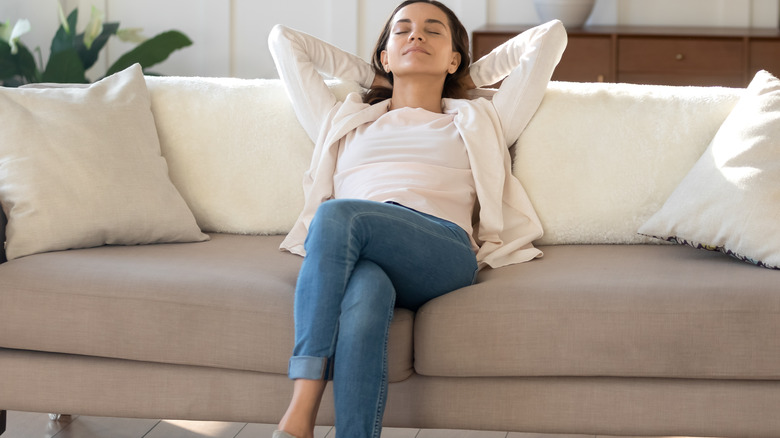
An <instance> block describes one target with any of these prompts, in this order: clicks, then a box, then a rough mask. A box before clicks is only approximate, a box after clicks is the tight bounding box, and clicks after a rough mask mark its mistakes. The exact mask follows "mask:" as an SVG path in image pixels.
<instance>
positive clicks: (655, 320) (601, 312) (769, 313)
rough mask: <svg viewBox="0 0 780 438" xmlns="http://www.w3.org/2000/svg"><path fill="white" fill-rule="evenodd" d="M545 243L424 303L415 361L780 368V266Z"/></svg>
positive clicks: (661, 249) (589, 370) (766, 373)
mask: <svg viewBox="0 0 780 438" xmlns="http://www.w3.org/2000/svg"><path fill="white" fill-rule="evenodd" d="M541 249H542V250H543V251H544V253H545V255H544V257H543V258H541V259H539V260H535V261H532V262H528V263H524V264H520V265H513V266H508V267H505V268H500V269H495V270H487V271H483V272H482V273H481V274H480V277H479V279H478V283H477V284H476V285H475V286H472V287H469V288H465V289H461V290H458V291H455V292H453V293H451V294H448V295H445V296H443V297H440V298H437V299H435V300H433V301H431V302H429V303H428V304H426V305H425V306H423V307H422V308H421V309H420V310H419V311H418V313H417V316H416V320H415V344H414V345H415V370H416V371H417V372H418V373H420V374H424V375H435V376H638V377H672V378H677V377H680V378H736V379H778V378H780V367H778V365H777V364H778V363H780V338H779V337H778V336H777V334H778V333H780V272H777V271H771V270H767V269H762V268H758V267H755V266H751V265H748V264H746V263H742V262H739V261H737V260H735V259H732V258H730V257H727V256H725V255H723V254H719V253H710V252H705V251H697V250H695V249H692V248H688V247H677V246H668V245H633V246H632V245H612V246H609V245H582V246H547V247H542V248H541Z"/></svg>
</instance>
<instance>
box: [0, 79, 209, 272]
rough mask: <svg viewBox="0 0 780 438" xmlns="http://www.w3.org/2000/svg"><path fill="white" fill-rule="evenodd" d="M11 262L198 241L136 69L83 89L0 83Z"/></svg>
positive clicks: (2, 184)
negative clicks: (28, 257)
mask: <svg viewBox="0 0 780 438" xmlns="http://www.w3.org/2000/svg"><path fill="white" fill-rule="evenodd" d="M0 120H2V124H1V125H0V135H1V136H2V142H0V204H2V207H3V210H4V212H5V214H6V216H7V219H8V225H7V228H6V238H7V240H6V254H7V257H8V259H9V260H11V259H15V258H18V257H22V256H26V255H30V254H35V253H39V252H45V251H56V250H64V249H70V248H86V247H93V246H100V245H104V244H115V245H130V244H145V243H160V242H190V241H202V240H206V239H207V238H208V236H206V235H205V234H203V233H201V231H200V229H199V228H198V226H197V224H196V222H195V218H194V217H193V215H192V212H191V211H190V210H189V208H188V207H187V205H186V203H185V202H184V200H183V199H182V197H181V195H179V193H178V192H177V190H176V188H175V187H174V186H173V184H172V183H171V181H170V179H169V178H168V167H167V164H166V162H165V159H164V158H163V157H162V156H161V154H160V143H159V140H158V138H157V131H156V128H155V123H154V118H153V116H152V112H151V102H150V97H149V93H148V91H147V89H146V82H145V81H144V77H143V73H142V71H141V68H140V66H138V65H135V66H133V67H130V68H128V69H127V70H125V71H122V72H120V73H117V74H115V75H113V76H111V77H108V78H106V79H104V80H102V81H100V82H97V83H95V84H92V85H91V86H89V87H57V88H48V89H46V88H44V89H41V88H27V89H25V88H19V89H9V88H1V87H0Z"/></svg>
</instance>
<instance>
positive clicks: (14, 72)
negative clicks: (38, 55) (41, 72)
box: [0, 41, 38, 85]
mask: <svg viewBox="0 0 780 438" xmlns="http://www.w3.org/2000/svg"><path fill="white" fill-rule="evenodd" d="M37 77H38V68H37V66H36V65H35V58H34V57H33V55H32V53H30V51H29V50H28V49H27V47H26V46H25V45H24V44H22V43H17V52H16V54H15V55H14V54H11V46H10V45H8V43H6V42H4V41H0V81H3V82H5V81H9V82H12V83H18V84H20V85H21V84H25V83H29V82H37ZM4 85H8V84H7V83H6V84H4Z"/></svg>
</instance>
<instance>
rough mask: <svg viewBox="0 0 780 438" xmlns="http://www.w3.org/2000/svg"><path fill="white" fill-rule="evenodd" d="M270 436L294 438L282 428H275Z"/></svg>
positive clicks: (273, 437) (274, 437)
mask: <svg viewBox="0 0 780 438" xmlns="http://www.w3.org/2000/svg"><path fill="white" fill-rule="evenodd" d="M271 438H295V437H294V436H292V435H290V434H289V433H287V432H285V431H283V430H275V431H274V434H273V436H272V437H271Z"/></svg>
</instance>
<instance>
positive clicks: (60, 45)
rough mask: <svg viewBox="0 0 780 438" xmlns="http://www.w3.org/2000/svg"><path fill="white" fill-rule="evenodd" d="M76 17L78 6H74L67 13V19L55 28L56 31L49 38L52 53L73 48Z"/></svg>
mask: <svg viewBox="0 0 780 438" xmlns="http://www.w3.org/2000/svg"><path fill="white" fill-rule="evenodd" d="M58 4H59V2H58ZM78 18H79V8H76V9H74V10H73V12H71V13H70V15H68V19H67V21H65V22H64V23H63V24H61V25H60V27H59V28H58V29H57V33H56V34H55V35H54V38H53V39H52V40H51V53H52V54H54V53H57V52H61V51H63V50H68V49H72V48H73V43H74V41H75V38H76V35H75V32H74V31H73V30H74V29H76V20H78ZM65 23H67V26H68V27H67V29H66V28H65Z"/></svg>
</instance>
